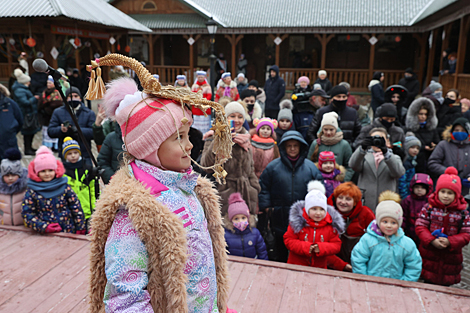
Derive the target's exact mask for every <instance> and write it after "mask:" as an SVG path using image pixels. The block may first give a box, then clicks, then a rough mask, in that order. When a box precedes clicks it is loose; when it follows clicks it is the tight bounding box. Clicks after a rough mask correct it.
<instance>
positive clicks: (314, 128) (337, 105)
mask: <svg viewBox="0 0 470 313" xmlns="http://www.w3.org/2000/svg"><path fill="white" fill-rule="evenodd" d="M330 97H331V101H330V104H329V105H327V106H325V107H323V108H320V109H319V110H318V111H317V113H316V114H315V117H314V118H313V120H312V123H311V124H310V127H309V128H308V134H307V136H308V142H312V141H314V140H315V139H317V133H318V130H319V129H320V124H321V120H322V118H323V114H325V113H328V112H332V111H334V112H336V113H337V114H338V120H339V128H341V130H342V131H343V138H344V140H346V141H347V142H349V143H352V142H354V140H355V139H356V137H357V136H358V135H359V133H360V132H361V123H360V122H359V119H358V117H357V111H356V110H354V109H353V108H350V107H348V106H346V102H347V101H348V90H347V89H346V87H344V86H339V85H338V86H335V87H333V89H331V91H330Z"/></svg>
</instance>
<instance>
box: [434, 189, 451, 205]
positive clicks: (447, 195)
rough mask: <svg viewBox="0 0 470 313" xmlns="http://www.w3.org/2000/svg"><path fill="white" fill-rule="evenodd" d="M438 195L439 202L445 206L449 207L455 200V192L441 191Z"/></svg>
mask: <svg viewBox="0 0 470 313" xmlns="http://www.w3.org/2000/svg"><path fill="white" fill-rule="evenodd" d="M437 195H438V197H439V201H441V203H442V204H443V205H449V204H451V203H452V202H454V200H455V192H453V191H452V190H450V189H447V188H442V189H441V190H439V193H438V194H437Z"/></svg>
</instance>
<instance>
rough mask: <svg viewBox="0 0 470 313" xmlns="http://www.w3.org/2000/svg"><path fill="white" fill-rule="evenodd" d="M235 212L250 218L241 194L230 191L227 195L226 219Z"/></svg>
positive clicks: (231, 216)
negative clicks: (228, 195)
mask: <svg viewBox="0 0 470 313" xmlns="http://www.w3.org/2000/svg"><path fill="white" fill-rule="evenodd" d="M237 214H243V215H245V216H246V217H247V218H250V209H248V206H247V205H246V202H245V200H243V198H242V195H241V194H240V193H239V192H235V193H232V194H231V195H230V197H228V219H229V221H231V220H232V218H233V217H234V216H235V215H237Z"/></svg>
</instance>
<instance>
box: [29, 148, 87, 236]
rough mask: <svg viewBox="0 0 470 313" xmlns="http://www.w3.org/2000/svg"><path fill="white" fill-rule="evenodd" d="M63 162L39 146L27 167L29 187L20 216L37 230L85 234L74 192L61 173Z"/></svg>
mask: <svg viewBox="0 0 470 313" xmlns="http://www.w3.org/2000/svg"><path fill="white" fill-rule="evenodd" d="M64 172H65V170H64V166H63V165H62V162H61V161H59V160H56V158H55V157H54V155H53V154H52V151H51V150H49V148H47V147H46V146H41V147H40V148H39V149H38V151H37V152H36V157H35V158H34V160H33V161H31V163H29V166H28V177H29V179H28V189H27V190H26V194H25V195H24V199H23V212H22V216H23V219H24V223H25V225H26V226H27V227H29V228H32V229H33V230H35V231H37V232H39V233H57V232H64V233H74V234H81V235H84V234H85V216H84V214H83V210H82V208H81V206H80V201H79V200H78V197H77V195H76V194H75V192H73V190H72V188H71V187H70V185H69V184H67V178H66V177H65V176H64Z"/></svg>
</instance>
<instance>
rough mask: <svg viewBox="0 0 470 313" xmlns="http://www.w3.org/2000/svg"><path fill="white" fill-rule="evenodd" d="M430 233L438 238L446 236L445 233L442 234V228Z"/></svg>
mask: <svg viewBox="0 0 470 313" xmlns="http://www.w3.org/2000/svg"><path fill="white" fill-rule="evenodd" d="M431 235H433V236H434V237H436V238H440V237H444V238H447V235H446V234H444V228H441V229H436V230H435V231H433V232H432V233H431Z"/></svg>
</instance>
